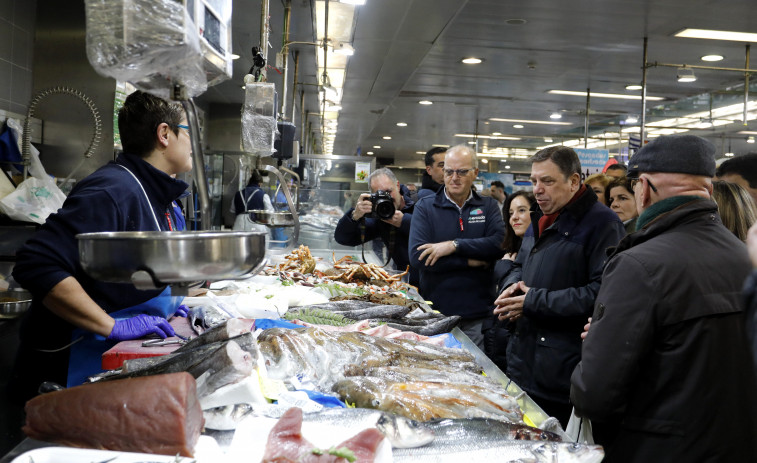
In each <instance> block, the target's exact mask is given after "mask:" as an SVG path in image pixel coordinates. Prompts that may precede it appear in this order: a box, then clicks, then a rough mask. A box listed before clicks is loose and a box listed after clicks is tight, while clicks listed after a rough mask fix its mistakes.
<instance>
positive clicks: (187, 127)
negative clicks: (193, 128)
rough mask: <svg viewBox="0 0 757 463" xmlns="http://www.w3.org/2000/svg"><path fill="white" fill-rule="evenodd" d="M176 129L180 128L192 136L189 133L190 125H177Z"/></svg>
mask: <svg viewBox="0 0 757 463" xmlns="http://www.w3.org/2000/svg"><path fill="white" fill-rule="evenodd" d="M176 127H178V128H180V129H184V130H186V131H187V133H189V134H191V132H190V131H189V126H188V125H184V124H177V125H176Z"/></svg>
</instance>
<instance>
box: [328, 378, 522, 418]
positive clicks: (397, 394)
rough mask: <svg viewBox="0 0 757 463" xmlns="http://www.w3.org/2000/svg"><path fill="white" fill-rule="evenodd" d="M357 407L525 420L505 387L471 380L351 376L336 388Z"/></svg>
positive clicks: (412, 415) (437, 415)
mask: <svg viewBox="0 0 757 463" xmlns="http://www.w3.org/2000/svg"><path fill="white" fill-rule="evenodd" d="M332 390H333V392H336V393H337V394H338V395H339V397H340V398H341V399H342V400H344V401H345V402H347V403H350V404H354V405H355V406H357V407H363V408H375V409H377V410H383V411H386V412H389V413H394V414H397V415H402V416H404V417H407V418H410V419H413V420H418V421H428V420H431V419H435V418H474V417H481V418H495V419H504V420H508V421H512V422H516V423H522V422H523V412H522V411H521V410H520V407H519V406H518V404H517V403H516V401H515V399H514V398H512V397H510V396H509V395H507V394H505V392H504V391H498V390H496V389H490V388H483V387H478V386H475V385H471V384H454V383H433V382H424V381H411V382H392V381H387V380H384V379H381V378H376V377H370V376H356V377H349V378H346V379H343V380H341V381H338V382H336V383H335V384H334V386H333V388H332Z"/></svg>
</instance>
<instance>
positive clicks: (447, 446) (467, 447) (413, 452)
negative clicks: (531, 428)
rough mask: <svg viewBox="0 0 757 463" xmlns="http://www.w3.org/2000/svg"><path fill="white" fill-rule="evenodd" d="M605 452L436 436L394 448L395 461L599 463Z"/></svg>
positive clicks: (584, 447) (581, 447)
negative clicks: (427, 441)
mask: <svg viewBox="0 0 757 463" xmlns="http://www.w3.org/2000/svg"><path fill="white" fill-rule="evenodd" d="M604 456H605V452H604V450H603V449H602V447H601V446H599V445H586V444H577V443H569V442H533V441H517V440H516V441H504V440H500V439H496V440H482V439H479V440H477V439H468V440H464V441H456V442H454V443H444V442H442V441H441V440H439V439H435V440H434V442H433V443H432V444H430V445H426V446H424V447H418V448H412V449H394V450H393V452H392V460H393V461H394V462H397V463H399V462H413V463H414V462H417V461H434V462H435V463H460V462H461V461H496V462H499V463H506V462H510V463H599V462H600V461H602V459H603V458H604Z"/></svg>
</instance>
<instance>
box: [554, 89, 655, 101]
mask: <svg viewBox="0 0 757 463" xmlns="http://www.w3.org/2000/svg"><path fill="white" fill-rule="evenodd" d="M547 93H551V94H553V95H570V96H584V97H585V96H586V92H574V91H572V90H549V91H548V92H547ZM591 97H592V98H616V99H618V100H641V96H640V95H622V94H619V93H596V92H591ZM664 99H665V98H663V97H661V96H647V100H650V101H660V100H664Z"/></svg>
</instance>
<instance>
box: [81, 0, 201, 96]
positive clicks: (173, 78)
mask: <svg viewBox="0 0 757 463" xmlns="http://www.w3.org/2000/svg"><path fill="white" fill-rule="evenodd" d="M84 3H85V11H86V17H87V57H88V58H89V62H90V64H91V65H92V67H93V68H94V69H95V71H97V72H98V73H99V74H101V75H103V76H106V77H112V78H115V79H116V80H121V81H127V82H130V83H132V84H134V86H136V87H137V88H138V89H140V90H142V91H145V92H149V93H152V94H153V95H157V96H159V97H161V98H165V99H169V98H170V96H171V89H172V88H173V86H174V85H176V84H182V85H184V86H185V88H186V91H187V96H188V97H189V98H192V97H195V96H197V95H200V94H202V93H203V92H205V90H207V88H208V82H207V77H206V74H205V71H204V69H203V56H202V52H201V48H200V39H199V36H198V34H197V28H196V27H195V26H194V24H193V22H192V20H191V19H190V17H189V14H188V13H187V11H186V10H185V8H184V6H183V4H182V2H177V1H175V0H85V2H84Z"/></svg>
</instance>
